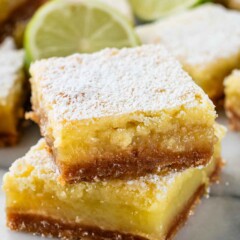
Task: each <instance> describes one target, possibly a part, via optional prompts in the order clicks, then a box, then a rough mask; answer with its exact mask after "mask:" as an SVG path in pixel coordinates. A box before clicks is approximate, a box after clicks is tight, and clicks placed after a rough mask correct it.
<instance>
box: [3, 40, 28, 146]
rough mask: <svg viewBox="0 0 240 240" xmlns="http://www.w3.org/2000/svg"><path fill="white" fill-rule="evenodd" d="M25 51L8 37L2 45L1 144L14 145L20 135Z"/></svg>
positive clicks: (22, 111) (23, 98)
mask: <svg viewBox="0 0 240 240" xmlns="http://www.w3.org/2000/svg"><path fill="white" fill-rule="evenodd" d="M23 66H24V52H23V50H17V49H15V45H14V42H13V40H12V39H11V38H7V39H6V40H5V41H4V42H3V43H2V44H1V45H0V146H5V145H14V144H15V143H16V142H17V140H18V137H19V123H20V120H21V118H23V114H24V109H23V105H24V102H25V98H26V95H27V94H26V79H25V76H24V70H23Z"/></svg>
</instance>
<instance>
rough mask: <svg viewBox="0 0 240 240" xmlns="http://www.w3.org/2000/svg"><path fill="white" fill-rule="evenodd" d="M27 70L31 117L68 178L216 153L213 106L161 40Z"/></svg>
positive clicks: (157, 166)
mask: <svg viewBox="0 0 240 240" xmlns="http://www.w3.org/2000/svg"><path fill="white" fill-rule="evenodd" d="M30 72H31V75H32V78H31V85H32V105H33V109H34V113H33V114H31V115H30V116H31V117H32V119H33V120H35V121H37V122H38V123H39V124H40V127H41V132H42V134H43V136H44V137H45V139H46V141H47V143H48V145H49V147H50V148H51V150H52V152H53V155H54V160H55V162H56V164H57V165H58V168H59V170H60V173H61V175H62V178H63V180H65V181H66V182H78V181H81V180H86V181H91V180H96V179H112V178H134V177H137V176H143V175H145V174H146V173H152V172H154V171H158V170H161V171H164V170H166V169H174V170H175V169H182V168H186V167H190V166H197V165H204V164H206V163H207V162H208V161H209V160H210V158H211V156H212V153H213V145H214V143H215V136H214V130H213V124H214V120H215V117H216V113H215V110H214V106H213V104H212V102H211V101H210V100H209V98H208V97H207V95H206V94H204V92H203V91H202V90H201V89H200V88H199V87H198V86H197V85H195V84H194V82H193V81H192V79H191V78H190V77H189V75H188V74H187V73H185V72H184V71H183V70H182V68H181V66H180V64H179V63H178V62H177V61H176V60H175V59H173V58H172V57H171V56H170V55H169V53H168V52H167V51H166V49H165V48H163V47H161V46H155V45H152V46H142V47H137V48H132V49H122V50H117V49H106V50H103V51H100V52H98V53H95V54H82V55H81V54H75V55H72V56H69V57H66V58H51V59H48V60H41V61H38V62H36V63H35V64H33V65H32V66H31V69H30Z"/></svg>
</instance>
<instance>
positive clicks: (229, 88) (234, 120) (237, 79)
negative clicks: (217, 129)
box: [224, 70, 240, 131]
mask: <svg viewBox="0 0 240 240" xmlns="http://www.w3.org/2000/svg"><path fill="white" fill-rule="evenodd" d="M224 86H225V110H226V114H227V116H228V118H229V121H230V126H231V127H232V129H233V130H238V131H240V70H235V71H233V72H232V74H231V75H230V76H228V77H227V78H226V79H225V81H224Z"/></svg>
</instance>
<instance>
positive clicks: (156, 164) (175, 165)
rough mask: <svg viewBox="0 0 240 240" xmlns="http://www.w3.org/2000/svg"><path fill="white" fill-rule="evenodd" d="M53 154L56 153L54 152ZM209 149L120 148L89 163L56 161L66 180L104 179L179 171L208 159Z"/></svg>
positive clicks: (209, 156) (201, 163)
mask: <svg viewBox="0 0 240 240" xmlns="http://www.w3.org/2000/svg"><path fill="white" fill-rule="evenodd" d="M54 155H55V156H56V153H54ZM211 156H212V152H210V153H208V152H207V153H206V152H197V151H195V152H190V153H185V154H181V155H180V154H172V153H166V152H164V151H157V150H156V151H155V152H152V151H150V152H149V151H148V150H146V149H145V150H144V151H143V152H141V153H139V152H138V151H137V150H136V151H132V152H122V153H119V154H118V155H117V156H112V157H110V158H106V157H105V158H104V159H98V158H96V159H95V161H92V162H91V163H89V164H72V165H68V166H66V164H64V163H60V162H57V166H58V167H59V170H60V172H61V178H62V180H63V181H64V182H67V183H78V182H81V181H94V180H96V179H98V180H108V179H135V178H137V177H140V176H144V175H147V174H150V173H159V172H160V173H162V174H163V175H165V174H166V173H168V172H169V171H181V170H184V169H187V168H189V167H197V166H205V165H206V164H207V163H208V162H209V160H210V159H211Z"/></svg>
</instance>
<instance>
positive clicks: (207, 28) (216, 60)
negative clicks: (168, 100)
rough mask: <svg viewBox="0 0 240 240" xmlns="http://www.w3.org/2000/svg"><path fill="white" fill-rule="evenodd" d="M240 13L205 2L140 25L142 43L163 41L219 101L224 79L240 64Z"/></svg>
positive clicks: (212, 97) (195, 79)
mask: <svg viewBox="0 0 240 240" xmlns="http://www.w3.org/2000/svg"><path fill="white" fill-rule="evenodd" d="M239 25H240V13H239V12H237V11H233V10H227V9H225V8H224V7H222V6H220V5H217V4H204V5H203V6H201V7H198V8H195V9H192V10H188V11H186V12H184V13H181V14H179V15H176V16H173V17H168V18H166V19H163V20H159V21H157V22H156V23H152V24H147V25H143V26H139V27H137V33H138V35H139V36H140V39H141V40H142V42H143V43H145V44H149V43H154V44H158V43H161V44H163V45H164V46H165V47H167V48H168V50H169V51H171V53H172V54H173V55H174V56H175V57H176V58H177V59H178V60H179V61H180V62H181V64H182V66H183V68H184V70H186V71H187V72H188V73H189V74H190V76H191V77H192V78H193V80H194V81H195V82H196V83H197V84H198V85H199V86H201V87H202V88H203V90H204V91H205V92H206V93H207V94H208V96H209V97H210V98H211V99H212V100H213V101H214V102H217V101H218V100H219V99H220V98H222V97H223V80H224V78H225V77H226V76H227V75H229V74H230V73H231V71H232V70H233V69H235V68H236V67H238V66H240V28H239Z"/></svg>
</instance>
